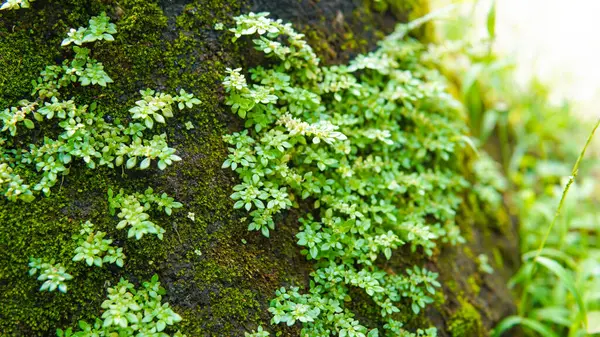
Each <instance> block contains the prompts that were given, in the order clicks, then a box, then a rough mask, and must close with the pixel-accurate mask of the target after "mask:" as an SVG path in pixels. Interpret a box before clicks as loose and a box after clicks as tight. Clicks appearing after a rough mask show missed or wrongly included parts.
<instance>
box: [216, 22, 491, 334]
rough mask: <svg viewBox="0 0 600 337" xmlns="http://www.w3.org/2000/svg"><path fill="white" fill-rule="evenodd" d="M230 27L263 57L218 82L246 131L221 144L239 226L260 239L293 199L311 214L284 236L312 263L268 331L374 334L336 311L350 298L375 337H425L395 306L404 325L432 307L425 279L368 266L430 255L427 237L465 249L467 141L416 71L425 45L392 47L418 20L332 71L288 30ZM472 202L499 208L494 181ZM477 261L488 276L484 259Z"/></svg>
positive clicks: (419, 271)
mask: <svg viewBox="0 0 600 337" xmlns="http://www.w3.org/2000/svg"><path fill="white" fill-rule="evenodd" d="M235 20H236V26H235V27H233V28H231V29H230V31H231V32H232V33H233V35H234V36H233V39H232V40H233V41H236V40H237V39H239V38H241V37H243V36H245V35H258V36H259V38H256V39H253V40H252V42H253V43H254V47H255V49H256V50H258V51H260V52H262V53H264V54H265V55H266V56H267V57H270V58H271V59H272V60H274V61H273V62H272V63H271V66H270V67H267V68H264V67H256V68H253V69H251V70H250V71H249V73H250V78H251V82H249V81H248V80H247V79H246V76H245V75H243V74H242V72H241V68H237V69H227V77H226V78H225V81H224V82H223V85H224V86H225V88H226V90H227V92H228V93H229V96H228V99H227V104H228V105H230V106H231V108H232V111H233V112H234V113H236V114H237V115H238V116H240V117H242V118H245V119H246V123H245V126H246V128H247V129H246V130H244V131H242V132H238V133H234V134H232V135H228V136H225V141H226V142H228V143H229V144H231V145H232V146H231V147H230V148H229V151H230V154H229V157H228V159H227V160H226V161H225V162H224V164H223V167H224V168H231V169H232V170H234V171H236V172H237V173H238V174H239V176H240V179H241V180H242V183H241V184H239V185H236V186H235V187H234V188H233V190H234V193H233V194H232V195H231V198H232V199H233V200H235V201H236V203H235V204H234V208H244V209H245V210H246V211H248V212H250V215H251V216H252V220H251V221H250V224H249V226H248V229H249V230H257V231H261V232H262V234H263V235H264V236H266V237H269V235H270V233H271V231H272V230H274V229H275V222H274V217H275V216H276V215H277V214H278V213H280V212H281V211H283V210H286V209H289V208H290V207H300V204H301V203H304V201H303V200H305V201H308V200H310V204H311V205H312V208H313V209H314V211H307V213H306V214H305V215H304V216H303V217H302V218H301V219H300V222H301V223H302V227H301V228H300V232H299V233H298V234H297V235H296V237H297V238H298V242H297V244H298V245H300V246H301V247H302V248H303V250H302V253H303V254H304V255H306V257H307V259H309V260H313V261H314V262H315V270H314V271H313V272H312V273H311V277H312V280H311V283H310V289H307V291H306V292H305V293H302V292H301V291H300V290H299V288H298V287H292V288H287V289H286V288H281V289H280V290H278V291H277V292H276V295H277V296H276V297H275V299H273V300H272V301H271V307H270V308H269V311H270V312H271V313H272V314H273V318H272V320H271V322H272V323H275V324H277V323H286V324H287V325H288V326H290V325H294V324H296V323H301V324H302V332H301V335H306V336H329V335H330V334H335V335H338V336H352V337H354V336H362V337H364V336H367V335H368V336H376V335H378V334H379V329H378V328H373V327H371V328H370V329H369V328H368V327H366V326H364V325H363V324H362V323H361V322H360V321H359V320H357V319H356V318H355V317H354V316H355V315H354V313H353V312H352V311H351V310H350V309H349V308H348V306H349V305H348V303H349V302H351V301H352V295H351V289H352V288H358V289H361V290H362V291H364V292H365V293H366V294H367V295H368V296H369V297H370V298H371V300H372V301H373V303H374V304H375V305H376V306H377V307H378V309H377V311H379V314H380V315H381V317H382V318H383V321H384V322H385V325H384V327H383V328H384V329H385V331H386V335H389V336H417V335H418V336H436V335H437V333H436V329H435V328H431V329H427V330H420V332H417V333H416V334H415V333H412V332H410V331H408V330H405V329H403V323H404V322H401V321H399V319H400V317H401V315H405V314H406V311H402V309H401V308H406V304H402V303H409V305H408V308H410V309H409V310H410V311H409V312H410V313H411V314H414V315H417V314H419V313H420V312H421V311H422V310H423V309H424V308H425V307H426V305H427V304H429V303H432V302H433V298H432V297H431V296H433V295H435V293H436V288H437V287H440V286H441V284H440V283H439V282H438V281H437V276H438V275H437V274H436V273H433V272H431V271H428V270H426V269H424V268H420V267H419V266H413V267H409V268H408V269H406V270H405V271H404V273H403V274H405V275H402V274H395V273H389V272H386V271H385V270H384V269H383V268H382V267H381V264H382V263H383V262H382V261H385V260H390V258H391V257H392V254H393V252H394V251H395V250H397V249H398V248H399V247H400V246H402V245H405V244H406V245H409V246H410V247H411V249H412V251H413V252H415V251H417V249H421V250H423V251H424V252H425V253H426V254H427V255H432V254H433V250H434V249H435V248H436V240H437V241H441V242H447V243H450V244H453V245H454V244H458V243H464V242H465V240H464V238H463V237H462V236H461V234H460V231H459V230H458V227H457V226H456V223H455V214H456V211H457V208H458V205H459V203H460V201H461V198H460V193H461V192H462V191H463V190H464V189H465V188H466V187H468V186H469V182H468V181H467V180H466V179H464V178H463V176H462V175H461V173H460V169H459V167H456V165H455V164H456V160H457V158H458V157H459V156H461V155H462V153H463V151H465V149H468V147H467V145H469V144H471V142H470V140H469V138H468V136H467V133H466V131H467V129H466V126H465V125H464V124H463V121H462V119H461V118H460V111H459V107H460V105H459V103H458V102H456V101H455V100H454V99H453V97H452V96H451V95H450V94H449V93H448V92H447V91H446V89H445V84H446V83H445V81H444V79H443V77H441V76H440V74H439V73H438V72H437V71H436V70H435V68H433V67H428V66H427V64H425V63H423V62H422V59H423V58H425V57H427V55H426V54H427V51H426V49H425V47H424V46H423V45H422V44H420V43H418V42H417V41H415V40H413V39H410V38H406V37H405V36H406V33H407V31H408V30H409V29H411V28H412V27H414V26H417V25H419V24H421V23H422V22H425V20H421V21H419V23H417V22H415V23H411V24H409V25H400V26H399V27H398V28H397V29H396V31H395V32H394V33H393V34H391V35H390V36H389V37H387V38H386V39H385V40H384V41H382V42H381V43H380V47H379V49H377V50H376V51H374V52H372V53H369V54H367V55H360V56H358V57H357V58H356V59H355V60H353V61H351V62H350V64H348V65H337V66H331V67H325V66H320V64H319V63H320V62H319V59H318V57H317V56H316V55H315V53H314V52H313V50H312V48H311V47H310V46H309V45H308V44H307V43H306V42H305V41H304V35H302V34H299V33H297V32H296V31H295V30H294V29H293V28H292V27H291V25H290V24H284V23H283V22H282V21H281V20H272V19H270V18H268V17H267V13H259V14H254V13H250V14H248V15H242V16H239V17H236V18H235ZM484 158H485V157H484ZM490 171H491V172H492V174H495V175H497V172H495V171H494V168H493V166H492V169H491V170H489V169H488V171H487V175H486V172H485V171H483V172H481V173H480V175H481V176H482V177H481V179H482V180H483V179H486V178H487V179H489V174H490V173H489V172H490ZM492 177H493V176H492ZM478 192H479V193H481V194H484V193H487V195H486V196H487V198H488V199H491V202H492V204H496V205H497V204H498V203H499V201H500V197H499V192H498V191H497V190H495V189H494V187H493V185H492V187H491V188H490V187H488V186H487V185H486V186H485V187H482V186H479V188H478ZM304 207H306V206H304ZM480 264H481V266H482V268H485V270H486V271H487V272H489V269H490V266H489V265H488V264H487V261H486V260H485V259H483V258H482V259H480ZM404 310H406V309H404ZM257 333H258V332H257ZM465 333H466V332H465ZM465 333H463V335H465Z"/></svg>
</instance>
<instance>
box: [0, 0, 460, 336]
mask: <svg viewBox="0 0 600 337" xmlns="http://www.w3.org/2000/svg"><path fill="white" fill-rule="evenodd" d="M294 2H295V3H296V5H294V6H300V7H301V8H309V7H307V6H306V4H307V1H300V2H298V1H294ZM290 3H291V2H290ZM310 3H311V6H312V1H310ZM325 3H326V2H324V1H322V2H321V3H320V4H318V5H317V7H318V8H319V10H321V9H323V10H322V11H321V12H319V11H317V12H318V13H319V14H315V15H312V14H311V16H310V17H306V18H301V19H298V18H295V17H289V18H288V19H292V18H293V19H295V21H296V22H295V23H296V24H300V25H301V26H302V27H304V29H303V31H304V32H306V33H307V35H308V38H309V40H310V41H311V43H313V45H315V44H316V48H315V49H316V50H317V52H318V53H319V55H320V56H321V57H322V58H323V60H325V62H326V63H336V62H344V61H346V60H348V59H349V58H351V57H352V56H353V55H355V54H357V53H358V52H364V51H368V50H371V49H372V48H373V47H374V45H375V42H376V41H377V40H378V39H379V38H381V37H382V36H383V35H384V34H386V33H388V32H389V31H390V30H391V29H393V26H394V23H395V20H394V18H393V17H392V16H390V15H389V13H380V12H374V11H372V9H371V8H370V7H369V6H364V5H357V4H356V3H354V2H353V4H352V7H351V8H348V9H345V10H344V11H343V13H342V14H343V16H342V17H341V19H339V21H340V23H339V25H337V24H336V25H333V26H332V25H331V22H332V20H333V19H335V18H336V17H337V15H338V12H339V11H333V10H331V9H329V7H327V6H325ZM271 4H272V5H273V6H274V8H273V9H271V8H262V7H261V8H253V9H254V10H257V9H258V10H271V11H273V12H275V15H276V16H279V17H282V18H283V19H286V17H285V16H286V12H285V11H284V10H282V9H281V8H284V7H285V6H282V5H281V2H278V1H272V2H271ZM263 5H264V6H267V5H266V4H263ZM290 6H292V5H290ZM319 6H321V7H319ZM294 8H295V7H294ZM311 8H312V7H311ZM411 8H412V9H411V10H413V9H414V8H416V7H411ZM247 9H248V6H247V4H246V2H243V1H242V2H237V1H227V0H207V1H191V2H186V1H157V0H120V1H118V2H117V1H112V0H93V1H84V0H73V1H69V2H65V1H58V0H38V1H36V2H35V3H34V6H33V8H32V9H30V10H22V11H15V12H0V108H5V107H7V106H9V105H13V104H15V103H16V102H17V101H18V100H20V99H22V98H29V93H30V89H31V87H30V82H31V80H32V79H35V78H36V77H37V75H38V74H39V72H40V71H41V70H43V68H44V67H45V66H46V65H49V64H58V63H60V62H62V60H63V59H64V58H66V57H69V56H70V55H69V51H68V50H65V49H62V48H60V41H61V40H62V38H63V35H64V33H65V32H66V31H67V30H68V28H70V27H79V26H82V25H85V24H86V22H87V20H88V19H89V18H90V17H91V16H93V15H96V14H98V13H99V12H101V11H106V12H107V13H108V14H109V15H110V16H111V17H112V18H113V21H114V22H116V23H117V27H118V30H119V32H118V34H116V35H115V38H116V40H115V41H114V42H111V43H104V42H102V43H97V44H96V45H95V46H94V48H93V57H94V58H96V59H98V60H99V61H101V62H103V64H104V65H105V69H106V71H107V72H108V74H109V75H110V76H111V77H112V78H113V80H114V83H113V84H111V85H109V86H108V87H107V88H97V87H86V88H82V87H77V86H75V87H72V88H69V89H68V90H66V92H65V97H75V98H76V100H77V101H78V102H79V103H81V104H89V103H90V102H91V101H96V102H98V104H99V107H100V108H99V109H102V111H103V112H104V113H105V114H106V115H107V116H108V117H111V118H117V117H123V116H126V115H127V110H128V107H129V106H131V105H132V104H133V102H134V101H135V100H137V99H138V97H139V96H138V94H137V92H138V90H140V89H145V88H153V89H158V90H161V91H165V92H169V93H174V92H175V91H177V90H179V89H180V88H184V89H185V90H186V91H188V92H193V93H194V94H195V95H196V96H197V97H198V98H200V99H201V100H202V104H201V105H200V107H199V108H197V109H195V110H193V111H185V112H181V113H177V114H176V117H175V118H173V119H172V120H171V121H169V123H168V124H167V125H166V126H164V127H162V128H158V129H157V132H166V133H167V135H168V139H169V143H170V144H171V145H172V147H174V148H176V149H178V151H179V155H180V156H181V157H182V158H183V161H182V162H180V163H177V164H176V165H175V166H173V167H171V168H169V169H167V170H165V171H158V170H156V169H154V170H149V171H145V172H125V175H122V174H121V171H120V170H110V169H97V170H94V171H90V170H87V169H84V168H81V167H77V166H74V167H73V168H72V169H71V173H70V174H69V175H68V176H66V177H65V179H64V182H63V183H62V184H61V186H60V187H58V186H57V187H56V188H55V189H54V190H53V194H52V195H51V197H49V198H43V197H41V198H38V199H37V200H36V201H35V202H33V203H30V204H24V203H8V202H6V201H4V200H3V199H2V200H0V223H2V225H1V226H0V307H1V308H2V312H1V313H0V331H1V332H2V336H49V335H53V333H54V330H55V329H56V328H57V327H67V326H74V325H75V323H76V322H77V321H78V320H80V319H87V320H90V319H91V318H92V317H94V316H96V315H98V314H99V313H100V304H101V302H102V300H103V296H98V294H101V293H104V289H105V288H106V287H107V286H108V285H110V284H115V283H116V282H118V280H119V278H120V277H125V278H128V279H129V280H131V281H132V282H134V283H136V282H140V281H142V280H145V279H147V278H149V277H150V276H151V275H152V274H154V273H157V274H159V276H160V280H161V282H162V284H163V286H164V287H165V288H166V290H167V298H166V300H167V301H168V302H169V303H171V305H172V306H173V307H174V310H175V311H176V312H178V313H180V314H181V315H182V316H183V318H184V320H183V322H182V323H181V324H180V326H181V328H182V330H183V332H184V333H187V334H188V335H189V336H238V335H243V332H245V331H248V330H250V329H252V328H254V327H255V326H256V325H257V324H259V323H261V324H263V325H266V324H267V322H268V321H269V320H270V314H269V313H268V312H267V310H266V309H267V306H268V302H269V300H270V299H271V298H272V296H273V294H274V290H275V289H277V288H279V287H280V286H282V285H284V286H288V285H298V286H306V285H307V279H308V277H307V275H308V273H310V271H311V268H312V264H311V263H309V262H307V261H306V259H305V258H304V257H303V256H301V255H300V253H299V249H298V248H297V246H296V243H295V238H294V235H295V233H296V231H297V221H296V219H297V217H298V214H296V212H295V211H291V212H289V213H288V214H286V217H285V218H284V217H281V218H279V219H278V221H277V229H276V231H274V232H273V234H272V237H271V239H266V238H263V237H262V236H260V235H256V233H248V232H247V230H246V227H247V222H246V221H245V220H244V217H245V216H246V215H245V214H244V213H243V212H234V211H233V210H232V202H231V199H230V198H229V195H230V193H231V187H232V186H233V185H235V183H236V181H235V177H234V175H233V174H231V173H230V172H227V171H223V170H222V169H221V168H220V167H221V163H222V162H223V160H224V158H225V156H226V148H225V145H224V144H223V142H222V140H221V136H222V135H223V134H225V133H229V132H231V131H234V130H239V129H241V127H242V124H241V122H240V121H239V120H238V119H237V118H235V117H234V116H232V114H230V113H229V111H228V107H226V106H225V105H224V104H223V92H222V88H221V85H220V81H221V79H222V74H223V69H224V68H225V67H234V66H235V67H237V66H240V65H241V66H244V67H246V68H247V66H248V65H249V64H252V63H255V62H256V60H255V59H254V58H253V55H252V53H250V52H248V51H247V50H246V48H244V45H243V44H240V43H237V44H235V45H234V44H232V43H231V40H230V37H229V36H227V35H226V34H222V33H221V32H216V31H214V30H213V29H212V27H213V26H214V24H215V23H216V22H225V23H226V24H227V23H231V18H232V17H233V16H235V15H237V14H239V12H240V11H242V10H247ZM402 10H405V9H402ZM278 11H279V12H278ZM288 15H289V13H288ZM402 15H403V17H405V18H407V17H408V16H407V15H405V13H404V14H402ZM298 21H302V22H298ZM188 121H191V122H192V123H193V124H194V126H195V128H194V129H193V130H190V131H188V130H186V128H185V127H184V124H185V122H188ZM30 174H33V172H30ZM148 186H152V187H153V188H154V189H155V190H157V191H165V192H167V193H168V194H169V195H172V196H173V197H175V198H176V199H177V200H179V201H181V202H183V203H184V205H185V208H184V209H183V210H181V211H180V212H178V213H176V214H174V215H173V216H171V217H168V216H165V215H160V214H153V217H154V218H155V219H156V220H157V222H158V223H160V224H162V226H163V227H164V228H165V229H166V230H167V233H166V235H165V238H164V240H163V241H159V240H157V239H155V238H153V237H144V239H143V240H141V241H134V240H130V239H127V238H126V234H125V233H124V232H122V231H118V230H116V229H115V225H116V223H117V221H116V219H115V218H113V217H111V216H109V215H108V212H107V209H108V206H107V201H106V191H107V190H108V188H113V189H119V188H124V189H125V190H126V191H128V192H134V191H141V190H143V189H145V188H146V187H148ZM188 211H189V212H194V213H195V214H196V221H195V222H192V221H191V220H189V219H188V218H187V217H186V216H185V215H186V214H187V212H188ZM88 219H89V220H91V221H92V222H94V223H95V224H96V227H97V228H98V229H99V230H102V231H106V232H107V233H108V236H109V237H111V238H113V239H114V240H115V241H116V244H118V245H119V246H122V247H123V248H124V251H125V254H126V255H127V258H126V265H125V268H123V269H120V268H113V267H104V268H88V267H86V266H84V265H82V264H75V263H73V262H71V261H70V259H71V256H72V251H73V249H74V243H73V241H72V240H71V235H72V234H74V233H76V232H78V230H79V224H80V223H81V222H82V221H85V220H88ZM469 225H470V224H469V223H467V225H466V226H469ZM242 239H243V240H245V241H246V242H247V244H242ZM196 249H199V250H200V251H201V252H202V255H201V256H198V255H197V254H194V250H196ZM444 254H445V253H440V255H439V256H440V261H438V262H436V263H435V266H434V267H433V268H432V269H434V270H435V269H436V267H437V268H438V269H441V266H444V265H445V264H452V258H451V257H448V259H449V260H445V259H446V257H445V255H444ZM395 255H397V256H398V258H395V259H394V261H390V265H389V266H386V268H391V269H393V270H396V271H398V272H400V271H402V270H404V269H405V266H407V265H415V264H419V265H422V264H426V263H429V262H427V261H428V258H427V257H426V256H425V254H423V252H422V251H418V252H417V253H412V252H410V250H409V248H408V247H406V251H399V254H395ZM30 256H36V257H46V258H54V259H56V260H57V261H60V262H61V263H63V264H66V265H67V267H68V268H69V271H70V272H71V273H72V274H73V275H74V276H75V279H74V280H73V281H72V282H71V283H69V292H68V293H67V294H58V293H40V292H38V291H37V289H38V288H39V286H40V284H39V282H38V281H36V280H35V279H34V278H30V277H26V273H27V263H28V259H29V257H30ZM449 256H454V255H449ZM444 261H445V262H444ZM444 273H445V274H444ZM440 274H444V275H446V276H445V277H446V279H448V278H450V277H451V276H449V275H452V274H451V271H445V270H444V271H442V270H440ZM469 274H470V273H467V274H465V275H469ZM454 285H455V287H452V286H450V283H448V287H449V288H450V290H451V291H452V294H441V293H439V295H438V296H437V297H436V302H438V301H439V303H444V301H446V302H447V303H450V302H451V300H452V299H453V298H454V297H455V295H456V293H457V292H459V291H460V287H459V286H458V283H456V282H455V283H454ZM454 288H456V289H454ZM357 296H359V295H357ZM446 298H447V300H446ZM355 303H356V308H353V310H355V311H356V312H357V317H364V318H365V320H366V322H368V323H371V321H372V323H373V325H372V326H378V325H379V326H380V325H381V323H382V322H377V321H376V320H375V317H378V315H379V313H374V312H373V308H374V306H373V305H370V302H369V299H368V298H367V297H366V296H365V298H364V299H361V300H360V301H356V302H355ZM401 309H402V311H403V312H404V313H406V314H405V315H404V316H402V317H398V318H399V319H400V320H401V321H404V322H407V326H409V327H413V326H414V327H423V326H428V325H430V324H433V323H432V322H430V321H429V319H428V318H427V315H426V313H425V312H422V313H421V314H420V315H418V316H416V317H415V316H413V315H410V314H409V313H410V312H411V311H410V306H409V303H406V304H405V307H402V308H401ZM376 314H377V315H376ZM453 317H454V316H453ZM457 317H458V316H457ZM456 322H458V320H456ZM459 325H460V324H458V323H457V325H456V326H457V327H456V329H458V326H459ZM274 330H275V331H274V332H279V333H281V334H282V335H285V336H289V335H297V328H288V327H284V326H277V327H274Z"/></svg>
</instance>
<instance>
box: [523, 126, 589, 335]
mask: <svg viewBox="0 0 600 337" xmlns="http://www.w3.org/2000/svg"><path fill="white" fill-rule="evenodd" d="M599 126H600V119H598V121H597V122H596V125H594V128H593V129H592V132H590V134H589V136H588V139H587V141H586V143H585V146H584V147H583V149H582V150H581V153H580V154H579V157H577V161H576V162H575V165H574V166H573V170H572V171H571V176H570V177H569V181H568V182H567V185H566V186H565V188H564V190H563V192H562V195H561V197H560V202H559V203H558V208H557V209H556V212H555V213H554V218H552V222H551V223H550V226H548V228H547V230H546V234H545V235H544V238H543V239H542V242H541V243H540V247H539V248H538V249H537V252H536V254H535V258H534V259H533V260H532V261H533V265H532V267H531V271H530V272H529V273H527V278H526V280H525V282H523V283H524V291H523V296H522V297H521V303H520V305H519V314H520V316H521V317H524V314H525V309H526V308H525V305H526V303H527V293H528V291H527V290H528V288H529V283H530V282H531V278H532V277H533V274H534V273H535V267H536V263H535V262H536V261H537V260H538V258H539V257H540V255H541V254H542V250H543V249H544V246H545V245H546V242H547V241H548V237H549V236H550V233H551V232H552V228H554V225H555V224H556V221H557V219H558V217H559V215H560V212H561V210H562V207H563V204H564V202H565V199H566V198H567V194H568V193H569V189H570V188H571V185H572V184H573V182H574V181H575V178H576V177H577V174H578V173H579V165H580V164H581V161H582V160H583V157H585V152H586V151H587V149H588V147H589V145H590V144H591V142H592V139H593V138H594V134H595V133H596V130H597V129H598V127H599ZM584 325H585V327H586V329H587V320H586V319H584Z"/></svg>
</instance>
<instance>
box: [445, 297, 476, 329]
mask: <svg viewBox="0 0 600 337" xmlns="http://www.w3.org/2000/svg"><path fill="white" fill-rule="evenodd" d="M459 300H460V304H461V307H460V308H459V309H458V310H456V312H455V313H454V314H453V315H452V316H451V317H450V320H449V321H448V324H447V328H448V331H449V332H450V333H451V335H452V337H478V336H486V333H485V329H484V328H483V324H482V322H481V315H480V314H479V312H478V311H477V309H475V307H473V305H472V304H470V303H469V302H467V301H465V300H463V299H459Z"/></svg>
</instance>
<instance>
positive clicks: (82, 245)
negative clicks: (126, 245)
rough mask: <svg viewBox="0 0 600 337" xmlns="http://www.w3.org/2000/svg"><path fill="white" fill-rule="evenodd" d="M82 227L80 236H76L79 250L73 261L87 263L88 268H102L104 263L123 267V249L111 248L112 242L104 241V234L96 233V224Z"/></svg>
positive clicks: (86, 224)
mask: <svg viewBox="0 0 600 337" xmlns="http://www.w3.org/2000/svg"><path fill="white" fill-rule="evenodd" d="M81 227H82V228H81V231H80V232H79V235H76V236H74V238H75V239H76V240H77V248H75V256H74V257H73V261H76V262H77V261H85V263H86V264H87V265H88V266H92V265H95V266H98V267H102V263H104V262H108V263H114V264H116V265H117V266H119V267H123V263H124V261H123V260H124V259H125V254H123V248H120V247H119V248H115V247H113V246H111V244H112V240H110V239H104V236H106V233H104V232H99V231H98V232H94V224H92V223H91V222H89V221H86V222H85V223H84V224H83V225H82V226H81Z"/></svg>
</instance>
